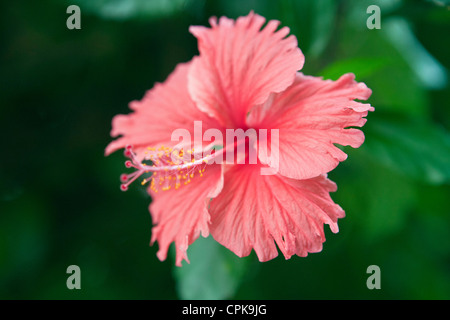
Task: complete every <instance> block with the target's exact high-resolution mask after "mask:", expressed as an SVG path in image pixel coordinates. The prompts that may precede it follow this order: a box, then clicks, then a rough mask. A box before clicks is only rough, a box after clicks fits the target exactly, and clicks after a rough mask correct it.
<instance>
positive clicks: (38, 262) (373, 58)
mask: <svg viewBox="0 0 450 320" xmlns="http://www.w3.org/2000/svg"><path fill="white" fill-rule="evenodd" d="M446 3H447V4H446ZM70 4H77V5H79V6H80V8H81V18H82V20H81V27H82V29H81V30H68V29H67V28H66V19H67V18H68V17H69V15H68V14H67V13H66V8H67V6H68V5H70ZM370 4H378V5H379V6H380V8H381V13H382V16H381V29H380V30H375V29H374V30H369V29H368V28H367V27H366V19H367V18H368V17H369V14H367V13H366V8H367V7H368V6H369V5H370ZM445 5H447V6H448V5H449V4H448V1H387V0H386V1H375V0H374V1H358V0H354V1H351V0H347V1H331V0H320V1H294V0H292V1H288V0H282V1H268V0H264V1H237V0H232V1H225V0H220V1H207V0H204V1H195V0H191V1H187V0H174V1H157V0H155V1H145V0H109V1H107V0H103V1H88V0H77V1H76V0H73V1H56V0H55V1H51V0H46V1H16V2H13V1H8V2H4V1H3V2H2V4H0V15H1V19H0V37H1V38H0V39H1V43H0V84H1V89H0V103H1V112H0V130H1V132H2V134H1V137H2V144H1V150H2V153H1V160H2V163H1V166H0V298H2V299H178V298H195V299H203V298H208V299H221V298H233V299H449V298H450V240H449V230H450V215H449V213H450V212H449V211H450V209H449V203H450V200H449V199H450V187H449V184H450V165H449V163H450V138H449V133H448V129H449V127H450V108H449V107H450V106H449V85H448V74H447V70H448V68H449V67H450V45H449V38H448V36H449V34H450V10H449V9H448V7H447V8H446V7H445ZM252 9H253V10H254V11H255V12H257V13H259V14H261V15H264V16H265V17H267V18H268V19H277V20H280V21H281V22H282V25H284V26H289V27H290V28H291V32H292V33H293V34H295V35H296V36H297V37H298V41H299V46H300V48H301V49H302V51H303V53H304V54H305V57H306V63H305V67H304V68H303V72H304V73H306V74H310V75H316V76H324V77H326V78H332V79H336V78H337V77H338V76H339V75H341V74H343V73H346V72H353V73H355V74H356V79H357V80H358V81H364V82H365V83H366V84H367V85H368V86H369V87H370V88H372V90H373V95H372V97H371V98H370V100H369V102H370V103H371V104H372V105H373V106H374V107H375V109H376V111H375V112H374V113H371V114H369V116H368V122H367V124H366V126H365V127H364V132H365V133H366V142H365V144H364V145H363V146H362V147H361V148H360V149H352V148H347V147H346V148H344V149H345V151H346V152H348V154H349V158H348V160H346V161H345V162H343V163H342V164H340V165H339V166H338V168H337V169H335V170H334V171H333V172H331V173H330V175H329V176H330V178H331V179H332V180H334V181H335V182H336V183H337V184H338V191H337V192H336V193H334V194H332V197H333V199H334V200H335V201H336V202H337V203H338V204H340V205H341V206H342V207H343V208H344V209H345V211H346V215H347V216H346V218H345V219H342V220H340V222H339V226H340V232H339V233H338V234H332V233H331V232H330V231H329V228H328V227H327V226H326V227H325V228H326V236H327V241H326V242H325V243H324V249H323V251H322V252H321V253H316V254H310V255H309V256H308V257H307V258H299V257H293V258H291V259H290V260H287V261H286V260H285V259H284V258H283V256H282V255H280V256H279V257H278V258H276V259H274V260H272V261H270V262H266V263H259V262H258V261H257V259H256V256H255V255H254V253H252V254H251V255H250V256H249V257H247V258H243V259H239V258H237V257H235V256H234V255H233V254H231V253H230V252H229V251H228V250H226V249H224V248H222V247H221V246H219V245H217V244H216V243H215V242H213V241H210V239H207V240H205V239H199V240H198V241H197V242H196V243H194V245H192V246H191V247H190V249H189V250H188V254H189V257H190V260H191V264H190V265H189V266H185V267H183V268H176V267H174V260H173V256H170V257H169V258H168V259H167V261H165V262H160V261H159V260H158V259H157V258H156V251H157V245H154V246H152V247H149V245H148V244H149V240H150V237H151V218H150V215H149V212H148V205H149V203H150V198H149V197H148V195H146V193H145V190H144V188H142V187H141V186H140V185H139V184H136V185H134V186H132V187H131V190H130V191H128V192H126V193H123V192H121V191H120V190H119V175H120V174H121V173H122V172H125V171H126V170H125V168H124V166H123V161H124V157H123V155H122V154H121V153H120V152H117V153H116V154H113V155H112V156H110V157H107V158H105V157H104V155H103V152H104V148H105V146H106V145H107V144H108V142H109V141H110V140H111V138H110V137H109V131H110V129H111V119H112V117H113V116H114V115H115V114H118V113H128V112H129V110H128V107H127V104H128V102H129V101H131V100H134V99H140V98H141V97H142V96H143V94H144V92H145V91H146V90H148V89H150V88H151V87H152V86H153V85H154V83H155V82H156V81H164V79H165V78H166V77H167V75H168V74H169V73H170V72H171V71H172V70H173V69H174V67H175V65H176V64H177V63H179V62H185V61H188V60H190V59H191V58H192V57H193V56H194V55H196V54H198V51H197V46H196V45H197V44H196V39H195V38H194V37H193V36H192V35H191V34H190V33H189V32H188V27H189V25H207V19H208V17H210V16H212V15H216V16H222V15H226V16H228V17H231V18H236V17H238V16H241V15H246V14H248V12H249V11H250V10H252ZM72 264H76V265H78V266H80V268H81V287H82V288H81V290H72V291H71V290H68V289H67V288H66V279H67V277H68V274H66V268H67V267H68V266H69V265H72ZM369 265H378V266H379V267H380V269H381V289H380V290H369V289H368V288H367V287H366V279H367V277H368V274H367V273H366V269H367V267H368V266H369Z"/></svg>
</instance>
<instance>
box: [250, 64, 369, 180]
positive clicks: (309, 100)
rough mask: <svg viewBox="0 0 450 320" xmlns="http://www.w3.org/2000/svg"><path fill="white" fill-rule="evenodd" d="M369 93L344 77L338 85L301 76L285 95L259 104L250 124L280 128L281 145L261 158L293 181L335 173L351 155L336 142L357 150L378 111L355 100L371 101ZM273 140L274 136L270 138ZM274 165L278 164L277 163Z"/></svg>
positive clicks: (350, 77) (271, 143) (270, 148)
mask: <svg viewBox="0 0 450 320" xmlns="http://www.w3.org/2000/svg"><path fill="white" fill-rule="evenodd" d="M370 94H371V90H370V89H369V88H367V86H366V85H365V84H364V83H357V82H355V81H354V75H353V74H345V75H343V76H342V77H341V78H340V79H338V80H337V81H331V80H322V79H321V78H317V77H311V76H305V75H303V74H301V73H298V74H297V77H296V79H295V81H294V83H293V84H292V85H291V86H290V87H289V88H287V89H286V90H285V91H283V92H281V93H277V94H272V95H271V96H270V97H269V99H268V100H267V101H266V102H265V103H264V104H261V105H258V106H255V107H254V108H253V109H252V110H251V112H250V114H249V116H248V118H247V124H248V125H249V126H252V127H256V128H267V129H278V130H279V141H269V142H268V143H267V145H268V152H266V153H263V154H260V160H261V162H263V163H266V164H268V165H270V166H271V167H275V168H276V166H279V167H278V170H279V173H280V174H282V175H284V176H286V177H289V178H293V179H309V178H312V177H315V176H318V175H320V174H323V173H326V172H329V171H331V170H332V169H334V168H335V167H336V166H337V165H338V164H339V162H340V161H343V160H345V159H346V158H347V155H346V154H345V153H344V152H343V151H342V150H340V149H339V148H337V147H336V146H335V145H334V144H340V145H350V146H352V147H353V148H358V147H359V146H360V145H361V144H362V143H363V142H364V134H363V132H362V131H361V130H358V129H354V128H349V127H362V126H363V125H364V124H365V122H366V119H365V118H364V117H365V116H366V115H367V113H368V111H373V110H374V108H373V107H371V106H370V104H363V103H360V102H357V101H354V99H362V100H365V99H368V98H369V96H370ZM269 140H270V138H269ZM274 164H275V165H276V166H275V165H274Z"/></svg>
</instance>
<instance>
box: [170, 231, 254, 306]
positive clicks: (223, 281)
mask: <svg viewBox="0 0 450 320" xmlns="http://www.w3.org/2000/svg"><path fill="white" fill-rule="evenodd" d="M188 256H189V260H190V264H184V265H183V266H182V267H176V269H175V270H174V274H175V278H176V280H177V291H178V295H179V296H180V298H181V299H186V300H189V299H193V300H222V299H228V298H231V297H232V296H233V295H234V294H235V293H236V290H237V289H238V287H239V285H240V283H241V281H242V280H243V278H244V275H245V273H246V270H247V268H248V265H249V258H239V257H237V256H236V255H234V253H232V252H231V251H229V250H228V249H226V248H225V247H223V246H222V245H220V244H219V243H217V242H216V241H215V240H214V239H213V238H212V237H211V236H210V237H208V238H202V237H200V238H199V239H197V240H196V241H195V242H194V243H193V244H192V245H190V246H189V250H188Z"/></svg>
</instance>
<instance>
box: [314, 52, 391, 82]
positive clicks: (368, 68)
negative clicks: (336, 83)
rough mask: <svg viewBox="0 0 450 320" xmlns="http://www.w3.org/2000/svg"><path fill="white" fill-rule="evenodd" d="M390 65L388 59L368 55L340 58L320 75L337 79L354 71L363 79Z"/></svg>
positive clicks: (358, 77)
mask: <svg viewBox="0 0 450 320" xmlns="http://www.w3.org/2000/svg"><path fill="white" fill-rule="evenodd" d="M387 65H388V60H387V59H386V58H381V57H367V58H357V57H355V58H351V59H346V60H339V61H336V62H334V63H333V64H331V65H329V66H327V67H326V68H325V69H323V70H322V71H321V72H319V75H321V76H323V77H324V79H332V80H337V79H338V78H339V77H340V76H342V75H343V74H345V73H349V72H351V73H354V74H355V75H356V76H357V79H362V78H366V77H369V76H371V75H372V74H374V73H375V72H377V71H380V70H381V69H383V68H384V67H385V66H387Z"/></svg>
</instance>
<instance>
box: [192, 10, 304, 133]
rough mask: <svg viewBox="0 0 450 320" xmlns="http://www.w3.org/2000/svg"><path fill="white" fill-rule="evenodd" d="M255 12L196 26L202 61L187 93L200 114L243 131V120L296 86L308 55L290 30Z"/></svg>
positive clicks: (195, 64) (195, 66)
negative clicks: (255, 107)
mask: <svg viewBox="0 0 450 320" xmlns="http://www.w3.org/2000/svg"><path fill="white" fill-rule="evenodd" d="M264 22H265V18H263V17H261V16H259V15H257V14H254V13H253V12H251V13H250V14H249V15H248V16H245V17H240V18H238V19H237V20H236V22H235V21H234V20H231V19H228V18H226V17H222V18H220V19H219V21H217V19H216V18H211V19H210V24H211V27H212V28H206V27H203V26H192V27H190V29H189V30H190V32H191V33H192V34H194V36H196V37H197V39H198V46H199V51H200V56H199V57H195V58H194V59H193V64H192V68H191V70H190V72H189V83H188V88H189V92H190V94H191V96H192V99H193V100H194V101H195V102H196V103H197V106H198V108H199V109H200V110H202V111H204V112H206V113H208V114H209V115H210V116H212V117H215V118H216V119H219V120H220V122H221V124H222V125H223V126H225V127H230V128H232V127H241V126H242V125H243V124H244V122H245V115H246V114H247V112H248V111H249V109H250V108H251V107H252V106H253V105H255V104H260V103H263V102H264V101H265V100H266V99H267V97H268V96H269V94H270V93H271V92H281V91H283V90H284V89H286V88H287V87H288V86H289V85H291V84H292V82H293V81H294V78H295V73H296V71H297V70H299V69H301V68H302V66H303V63H304V56H303V54H302V52H301V51H300V49H299V48H298V47H297V39H296V38H295V36H293V35H291V36H289V37H286V36H287V35H288V33H289V29H288V28H287V27H284V28H281V29H280V30H278V31H276V29H277V28H278V25H279V21H275V20H271V21H269V22H268V23H267V25H266V26H265V27H264V28H263V29H261V27H262V26H263V24H264Z"/></svg>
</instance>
